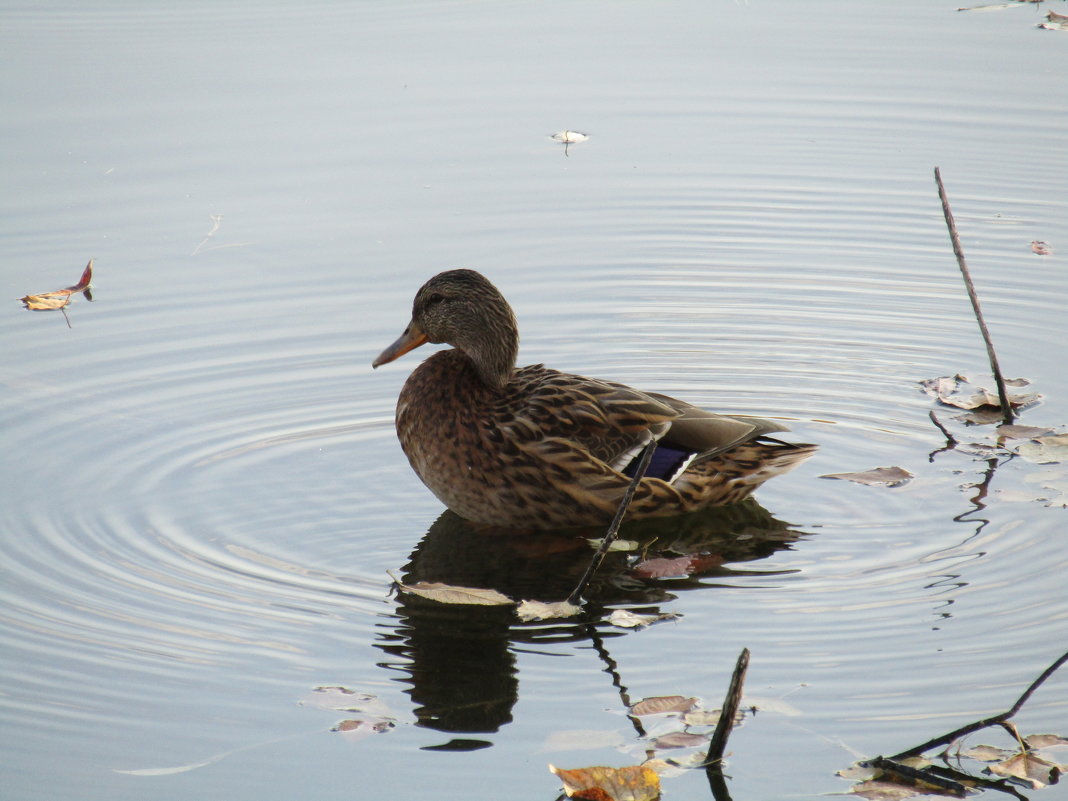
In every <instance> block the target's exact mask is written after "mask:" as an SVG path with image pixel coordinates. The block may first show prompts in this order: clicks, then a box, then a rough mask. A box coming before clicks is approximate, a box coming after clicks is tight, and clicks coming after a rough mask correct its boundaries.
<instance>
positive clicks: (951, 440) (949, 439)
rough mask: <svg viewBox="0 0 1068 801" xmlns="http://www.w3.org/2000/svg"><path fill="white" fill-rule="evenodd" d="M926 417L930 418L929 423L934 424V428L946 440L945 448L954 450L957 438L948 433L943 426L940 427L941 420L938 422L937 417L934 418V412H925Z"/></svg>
mask: <svg viewBox="0 0 1068 801" xmlns="http://www.w3.org/2000/svg"><path fill="white" fill-rule="evenodd" d="M927 416H928V417H930V418H931V422H932V423H934V424H935V428H937V429H938V430H939V431H941V432H942V436H943V437H945V438H946V447H947V448H955V447H957V444H958V443H957V438H956V437H955V436H953V435H952V434H950V433H949V429H947V428H946V427H945V426H944V425H942V421H941V420H939V419H938V418H937V417H935V413H934V410H931V411H929V412H927Z"/></svg>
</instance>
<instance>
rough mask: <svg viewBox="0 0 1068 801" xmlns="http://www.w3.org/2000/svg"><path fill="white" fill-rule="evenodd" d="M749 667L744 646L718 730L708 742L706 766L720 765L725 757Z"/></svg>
mask: <svg viewBox="0 0 1068 801" xmlns="http://www.w3.org/2000/svg"><path fill="white" fill-rule="evenodd" d="M748 669H749V649H748V648H743V649H742V652H741V653H740V654H739V655H738V662H737V663H736V664H735V665H734V673H733V674H732V675H731V683H730V686H729V687H728V688H727V694H726V695H725V696H724V698H723V708H722V709H720V711H719V720H718V721H716V730H715V731H714V732H712V739H711V740H710V741H709V743H708V754H707V755H706V756H705V765H706V766H707V765H711V764H713V763H715V764H716V765H717V767H718V765H719V763H720V761H721V760H722V759H723V752H724V751H725V750H726V749H727V738H728V737H730V736H731V729H732V728H733V727H734V720H735V718H736V717H737V716H738V707H739V706H740V705H741V703H742V687H743V685H744V684H745V672H746V671H747V670H748Z"/></svg>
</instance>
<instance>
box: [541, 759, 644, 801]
mask: <svg viewBox="0 0 1068 801" xmlns="http://www.w3.org/2000/svg"><path fill="white" fill-rule="evenodd" d="M549 770H550V771H551V772H553V773H555V774H556V775H557V776H558V777H559V778H560V781H562V782H563V783H564V793H565V794H566V795H567V797H568V798H580V799H584V800H585V801H655V799H657V798H659V797H660V777H659V776H658V775H657V773H656V771H654V770H653V769H652V768H648V767H645V766H644V765H630V766H628V767H625V768H606V767H592V768H575V769H573V770H564V769H563V768H558V767H556V766H555V765H552V764H550V765H549Z"/></svg>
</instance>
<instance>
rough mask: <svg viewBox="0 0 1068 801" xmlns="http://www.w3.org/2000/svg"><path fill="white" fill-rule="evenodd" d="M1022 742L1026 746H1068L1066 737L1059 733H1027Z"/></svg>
mask: <svg viewBox="0 0 1068 801" xmlns="http://www.w3.org/2000/svg"><path fill="white" fill-rule="evenodd" d="M1024 743H1026V744H1027V747H1028V748H1063V747H1065V746H1068V739H1065V738H1064V737H1061V736H1060V735H1059V734H1029V735H1027V736H1026V737H1024Z"/></svg>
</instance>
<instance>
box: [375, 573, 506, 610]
mask: <svg viewBox="0 0 1068 801" xmlns="http://www.w3.org/2000/svg"><path fill="white" fill-rule="evenodd" d="M390 578H392V579H393V581H394V583H395V584H396V585H397V587H399V588H400V589H402V590H404V592H410V593H411V594H412V595H418V596H420V597H422V598H428V599H430V600H431V601H437V602H438V603H443V604H473V605H476V606H506V605H508V604H511V603H514V601H512V599H511V598H509V597H508V596H507V595H504V594H502V593H499V592H497V590H490V589H486V588H484V587H457V586H455V585H452V584H443V583H442V582H440V581H417V582H416V583H415V584H405V583H404V582H402V581H399V580H398V579H397V578H396V576H393V575H392V574H390Z"/></svg>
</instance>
